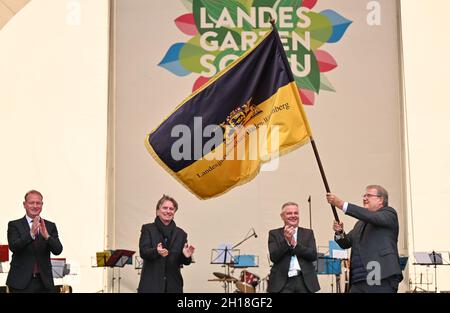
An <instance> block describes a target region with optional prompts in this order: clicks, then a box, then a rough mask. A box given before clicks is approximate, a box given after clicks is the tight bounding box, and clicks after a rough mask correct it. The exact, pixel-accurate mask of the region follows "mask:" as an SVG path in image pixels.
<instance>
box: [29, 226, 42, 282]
mask: <svg viewBox="0 0 450 313" xmlns="http://www.w3.org/2000/svg"><path fill="white" fill-rule="evenodd" d="M30 223H31V225H33V221H31V222H30ZM38 237H39V228H38V231H37V233H36V236H35V237H34V241H33V249H34V256H35V261H34V264H33V277H36V274H38V273H39V272H40V271H39V264H38V262H37V247H38V240H37V239H38Z"/></svg>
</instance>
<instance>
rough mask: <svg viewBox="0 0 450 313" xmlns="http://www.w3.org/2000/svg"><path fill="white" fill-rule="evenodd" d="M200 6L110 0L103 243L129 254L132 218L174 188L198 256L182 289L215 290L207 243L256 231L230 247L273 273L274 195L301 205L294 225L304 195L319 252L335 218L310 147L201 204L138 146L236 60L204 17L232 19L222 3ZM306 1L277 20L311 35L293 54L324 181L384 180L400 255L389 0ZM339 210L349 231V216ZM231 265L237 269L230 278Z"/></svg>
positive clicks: (339, 188) (347, 195)
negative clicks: (204, 32) (299, 53)
mask: <svg viewBox="0 0 450 313" xmlns="http://www.w3.org/2000/svg"><path fill="white" fill-rule="evenodd" d="M211 2H212V1H211ZM201 3H207V1H190V0H173V1H163V0H157V1H148V0H117V1H115V6H116V7H115V16H114V20H115V25H114V37H113V39H114V40H115V51H114V52H115V62H114V66H113V71H114V72H113V74H114V78H115V80H114V84H113V85H112V86H113V87H115V89H114V91H115V92H114V95H113V96H114V101H113V102H111V105H110V109H111V112H112V113H111V114H112V116H113V118H114V119H113V120H112V123H113V127H111V128H110V129H114V131H110V133H109V135H110V142H111V143H113V152H112V154H111V155H112V156H113V158H112V159H111V160H112V161H111V162H112V163H110V164H109V166H110V167H111V169H112V172H111V173H112V174H113V175H112V176H111V177H110V178H109V184H110V186H112V187H111V189H110V191H111V192H110V195H109V199H110V200H111V202H110V209H111V210H112V211H111V212H113V213H111V214H110V216H109V223H110V224H109V225H110V226H111V227H110V230H111V231H110V233H109V235H110V237H109V238H108V239H109V246H110V247H111V248H125V249H132V250H136V251H138V249H139V248H138V241H139V235H140V229H141V225H142V224H144V223H148V222H152V221H153V219H154V218H155V204H156V201H157V200H158V199H159V198H160V197H161V195H162V194H169V195H172V196H174V197H175V198H176V199H177V200H178V202H179V205H180V209H179V211H178V212H177V214H176V218H175V220H176V223H177V225H178V226H180V227H182V228H183V229H184V230H185V231H186V232H187V233H188V240H189V241H190V242H191V243H192V244H193V245H195V246H196V252H195V257H194V258H195V263H193V264H191V265H190V266H188V267H185V268H184V269H183V270H182V272H183V276H184V279H185V291H187V292H221V291H223V288H222V285H221V284H220V283H218V282H209V281H208V279H212V278H215V276H213V272H221V271H222V272H223V271H224V270H225V269H224V268H222V267H221V266H220V265H214V264H210V260H211V251H212V249H215V248H217V247H218V246H219V244H221V243H231V244H233V245H234V244H236V243H238V242H240V241H241V240H243V239H244V238H245V237H246V236H247V235H250V234H252V232H253V231H252V229H254V230H255V232H256V233H257V235H258V237H257V238H254V237H251V238H250V239H248V240H247V241H245V242H244V243H243V244H241V245H240V246H239V249H240V253H241V254H251V255H256V256H257V257H258V258H259V266H258V267H255V268H250V269H249V270H250V271H251V272H253V273H254V274H256V275H258V276H259V277H260V278H261V279H263V278H265V277H266V276H267V275H268V273H269V270H270V263H269V260H268V247H267V240H268V231H269V230H270V229H273V228H277V227H280V226H282V222H281V219H280V216H279V214H280V209H281V205H282V203H284V202H286V201H295V202H298V203H299V204H300V208H301V209H300V219H301V221H300V224H301V226H303V227H310V223H309V221H310V214H309V205H308V202H307V199H308V197H309V196H311V213H312V214H311V215H312V228H313V230H314V232H315V236H316V240H317V245H318V246H319V249H320V251H321V252H327V250H328V249H327V246H328V241H329V240H332V238H333V232H332V230H331V225H332V222H333V215H332V213H331V209H330V207H329V205H328V204H327V202H326V200H325V188H324V185H323V183H322V180H321V177H320V174H319V170H318V166H317V164H316V161H315V159H314V155H313V152H312V149H311V147H310V145H306V146H304V147H302V148H300V149H298V150H296V151H294V152H292V153H290V154H288V155H286V156H283V157H282V158H281V159H280V160H279V163H278V167H277V168H276V170H273V171H267V172H262V173H261V174H260V175H259V176H257V177H256V178H255V179H254V180H253V181H251V182H250V183H248V184H245V185H243V186H240V187H237V188H235V189H233V190H231V191H230V192H228V193H226V194H224V195H222V196H220V197H218V198H214V199H211V200H206V201H201V200H199V199H198V198H196V197H195V196H194V195H193V194H191V193H190V192H189V191H188V190H186V189H185V188H184V187H183V186H181V185H180V184H179V183H178V182H177V181H176V180H175V179H174V178H173V177H171V176H170V175H169V174H168V173H167V172H166V171H165V170H164V169H163V168H161V167H160V166H159V165H158V164H157V163H156V162H155V161H154V160H153V158H152V157H151V156H150V155H149V153H148V152H147V150H146V148H145V146H144V140H145V137H146V135H147V134H148V133H149V132H150V131H151V130H152V129H153V128H155V127H156V126H158V125H159V123H160V122H161V121H162V120H163V119H164V118H165V117H166V116H168V114H170V113H171V112H172V110H173V109H174V107H175V106H177V105H178V104H179V103H180V102H181V101H182V100H183V99H184V98H185V97H186V96H188V95H189V94H190V93H191V91H192V89H193V86H194V85H195V84H201V83H202V82H204V81H205V80H206V79H207V78H208V76H210V75H211V74H213V73H214V71H215V68H216V67H215V65H217V66H218V67H220V66H221V64H225V63H226V61H227V60H230V59H232V58H233V56H229V55H228V54H227V53H228V52H230V50H232V53H231V54H232V55H238V54H239V53H241V51H239V50H241V46H240V45H239V44H237V43H236V42H232V40H230V38H229V37H227V36H226V32H224V30H223V28H214V25H213V26H211V25H209V24H208V23H212V22H211V20H212V19H210V18H206V17H204V19H203V20H202V17H201V15H202V14H204V13H205V12H212V13H210V14H212V18H213V20H216V21H217V23H218V24H220V23H219V21H221V23H222V24H224V23H225V24H226V23H227V22H230V19H229V18H228V17H227V12H225V13H224V11H225V10H223V9H221V10H219V11H217V10H214V9H213V8H212V7H208V5H206V7H205V9H202V8H201V5H200V4H201ZM233 3H234V5H233ZM236 3H240V4H241V5H243V6H245V5H248V4H249V3H251V1H230V7H229V8H228V10H227V11H228V13H229V14H230V15H229V16H231V19H233V18H235V17H236V12H237V11H238V10H237V8H236V7H237V6H236ZM254 3H257V1H255V2H254ZM255 5H256V4H255ZM303 6H304V8H303V9H301V10H300V11H297V10H290V9H289V8H286V7H282V6H281V7H278V8H276V9H275V13H276V14H277V16H281V17H282V18H280V20H281V19H282V20H283V22H282V23H284V24H282V25H281V26H282V27H283V26H284V27H288V26H289V23H290V22H292V21H293V20H296V21H299V23H300V24H301V27H300V28H302V30H301V31H302V32H303V33H304V32H305V31H306V32H309V33H310V36H311V37H310V39H311V41H310V43H309V44H310V46H309V48H310V49H312V50H313V51H312V52H311V51H309V50H307V53H306V55H307V57H304V58H303V59H298V60H297V61H298V62H299V63H300V64H302V65H305V64H306V62H308V60H307V59H309V61H311V67H310V68H308V66H305V67H302V66H300V65H299V66H298V67H297V68H296V72H297V74H298V77H297V78H298V83H299V85H300V87H301V95H302V99H303V100H304V102H305V104H307V105H305V110H306V114H307V116H308V118H309V122H310V124H311V128H312V132H313V135H314V138H315V140H316V143H317V145H318V149H319V152H320V155H321V157H322V162H323V165H324V168H325V172H326V174H327V177H328V181H329V184H330V187H331V190H332V191H333V192H335V193H336V194H338V195H339V196H341V197H342V198H343V199H345V200H347V201H350V202H353V203H356V204H361V203H362V197H361V195H362V194H363V193H364V191H365V186H366V185H368V184H380V185H383V186H385V187H386V188H387V190H388V191H389V193H390V198H389V200H390V205H391V206H393V207H394V208H396V209H397V212H398V214H399V220H400V230H401V231H400V240H399V249H400V252H401V253H402V254H407V248H406V247H407V244H406V236H405V234H406V223H405V220H406V219H405V215H406V214H405V210H406V208H405V195H404V194H405V193H404V170H403V168H404V163H403V158H402V155H403V154H402V134H403V132H402V125H403V124H402V99H401V94H402V93H401V85H400V81H401V80H400V66H399V36H398V23H399V20H398V7H397V2H396V1H390V0H383V1H361V0H351V1H339V0H336V1H324V0H319V1H303ZM248 9H249V10H250V8H248ZM259 10H261V8H260V9H259ZM259 10H256V12H259ZM297 12H298V14H297ZM192 13H193V14H192ZM305 16H306V17H305ZM196 18H197V20H198V21H199V23H200V24H201V26H202V27H204V28H208V27H209V28H211V29H212V30H211V31H212V33H211V37H210V39H211V38H218V41H219V42H218V46H217V47H215V46H212V47H211V46H208V45H205V43H203V44H202V39H201V37H200V36H199V35H197V33H198V29H197V28H196V27H195V25H193V20H195V19H196ZM258 20H259V19H258ZM308 21H309V23H308ZM302 23H305V24H302ZM236 26H237V27H242V26H239V25H236ZM230 27H231V26H230ZM305 28H306V30H305ZM303 33H302V37H303ZM214 36H216V37H214ZM204 38H205V37H203V39H204ZM227 38H228V39H227ZM248 38H252V37H251V35H249V37H248ZM248 38H246V39H248ZM324 38H325V39H324ZM323 41H325V42H323ZM241 43H242V38H241ZM222 45H223V47H222ZM305 45H307V44H306V43H305ZM307 46H308V45H307ZM221 48H222V49H224V50H227V49H228V50H227V52H222V51H221V50H220V49H221ZM289 48H290V49H293V48H294V47H289ZM235 49H237V50H238V51H235ZM297 49H301V47H300V48H299V47H297ZM205 50H206V51H205ZM227 58H228V59H227ZM296 72H295V71H294V74H296ZM339 215H340V217H341V219H342V220H343V222H344V225H345V228H346V229H347V230H348V229H350V228H351V227H352V226H353V224H354V222H355V220H354V219H352V218H349V217H346V216H344V215H343V214H339ZM239 273H240V270H235V271H234V272H232V275H233V276H235V277H238V276H239ZM121 276H122V280H121V282H122V283H121V291H129V292H134V291H136V288H137V285H138V281H139V275H138V271H137V270H135V269H134V268H133V267H132V266H127V267H126V268H125V269H123V270H122V271H121ZM405 281H407V279H405ZM320 282H321V286H322V291H325V292H329V291H331V288H335V286H334V287H332V284H331V283H332V277H330V276H321V277H320ZM260 286H261V287H263V284H260ZM402 288H404V286H402ZM263 289H264V288H262V290H263Z"/></svg>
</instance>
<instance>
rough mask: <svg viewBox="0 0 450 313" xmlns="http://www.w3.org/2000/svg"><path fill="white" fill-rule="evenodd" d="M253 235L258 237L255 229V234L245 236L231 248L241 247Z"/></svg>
mask: <svg viewBox="0 0 450 313" xmlns="http://www.w3.org/2000/svg"><path fill="white" fill-rule="evenodd" d="M253 236H254V237H255V238H256V237H257V236H256V233H255V231H253V234H251V235H250V236H248V237H246V238H244V239H243V240H242V241H240V242H239V243H237V244H235V245H234V246H233V247H232V248H231V249H235V248H237V247H239V246H240V245H241V244H243V243H244V242H246V241H247V240H249V239H250V238H252V237H253Z"/></svg>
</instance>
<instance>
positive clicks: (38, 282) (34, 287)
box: [9, 275, 56, 293]
mask: <svg viewBox="0 0 450 313" xmlns="http://www.w3.org/2000/svg"><path fill="white" fill-rule="evenodd" d="M9 292H10V293H54V292H56V289H55V290H48V289H47V288H46V287H45V285H44V283H43V282H42V279H41V276H40V275H37V276H36V277H32V278H31V280H30V282H29V283H28V285H27V286H26V287H25V289H16V288H12V287H9Z"/></svg>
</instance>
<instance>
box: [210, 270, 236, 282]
mask: <svg viewBox="0 0 450 313" xmlns="http://www.w3.org/2000/svg"><path fill="white" fill-rule="evenodd" d="M213 274H214V276H216V277H217V278H219V279H221V280H227V281H236V280H237V278H234V277H233V276H230V275H227V274H225V273H221V272H214V273H213Z"/></svg>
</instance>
